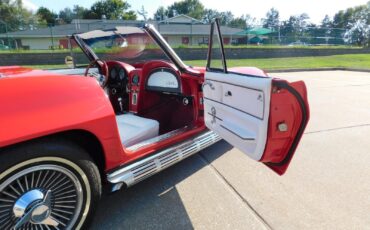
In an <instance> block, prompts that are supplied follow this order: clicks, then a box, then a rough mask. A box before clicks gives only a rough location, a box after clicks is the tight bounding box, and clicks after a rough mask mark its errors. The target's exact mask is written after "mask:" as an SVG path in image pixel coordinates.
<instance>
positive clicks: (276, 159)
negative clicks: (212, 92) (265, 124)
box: [260, 79, 309, 175]
mask: <svg viewBox="0 0 370 230" xmlns="http://www.w3.org/2000/svg"><path fill="white" fill-rule="evenodd" d="M273 81H275V82H277V81H284V80H279V79H274V80H273ZM284 82H286V81H284ZM286 83H287V84H289V85H290V86H291V87H293V88H294V89H295V90H296V91H297V92H298V93H299V95H300V96H301V98H302V99H303V101H304V106H305V109H306V114H305V116H306V117H307V119H306V121H303V120H302V118H303V111H302V109H301V107H300V105H299V103H298V100H297V98H296V97H295V96H294V95H293V94H291V93H290V92H288V90H286V89H278V88H275V89H274V88H273V92H272V93H271V102H270V117H269V128H268V134H267V143H266V147H265V151H264V155H263V156H262V159H261V160H260V161H261V162H265V163H266V165H267V166H268V167H270V168H271V169H272V170H274V171H275V172H276V173H278V174H279V175H282V174H284V173H285V171H286V170H287V168H288V166H289V164H290V161H291V160H292V157H293V155H294V152H295V150H296V147H293V149H291V148H292V144H293V141H294V140H295V138H296V137H297V134H298V132H299V129H300V128H301V126H303V128H305V127H306V125H307V122H308V120H309V107H308V100H307V89H306V86H305V84H304V82H303V81H298V82H293V83H288V82H286ZM274 91H275V92H274ZM283 122H284V123H285V124H286V125H287V127H288V130H287V131H286V132H280V131H279V130H278V125H279V124H280V123H283ZM298 138H301V137H298ZM299 141H300V139H299V140H298V143H299ZM289 151H293V152H292V154H291V155H288V153H289ZM280 162H284V163H283V164H281V165H279V163H280ZM271 163H272V164H271Z"/></svg>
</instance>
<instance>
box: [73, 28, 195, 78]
mask: <svg viewBox="0 0 370 230" xmlns="http://www.w3.org/2000/svg"><path fill="white" fill-rule="evenodd" d="M141 28H142V29H143V30H144V31H145V32H146V33H147V34H148V35H149V36H150V37H151V38H152V39H153V40H154V42H155V43H156V44H157V45H158V46H159V47H160V48H161V49H162V50H163V52H164V53H165V54H166V56H167V57H168V58H169V59H170V60H171V61H172V62H173V64H174V65H175V66H176V67H177V68H178V69H179V70H180V71H186V70H187V69H188V66H187V65H185V63H184V62H183V61H182V60H181V58H180V57H179V56H178V55H177V54H176V53H175V51H174V50H173V49H172V48H171V46H170V45H169V44H168V43H167V41H166V40H165V39H164V38H163V37H162V35H161V34H160V33H159V32H158V31H157V30H156V28H155V27H154V26H153V25H152V24H145V25H144V26H143V27H141ZM72 38H73V39H74V40H75V41H76V43H77V44H78V46H79V47H80V48H81V49H82V51H83V52H84V53H85V55H86V56H87V57H88V59H89V60H90V61H95V60H97V59H99V57H98V55H96V54H95V53H94V51H93V50H92V49H91V48H90V47H89V46H88V45H87V44H86V43H85V42H84V41H83V40H82V39H81V38H80V37H79V34H73V35H72Z"/></svg>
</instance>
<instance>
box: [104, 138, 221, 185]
mask: <svg viewBox="0 0 370 230" xmlns="http://www.w3.org/2000/svg"><path fill="white" fill-rule="evenodd" d="M219 140H221V137H220V136H219V135H218V134H216V133H214V132H213V131H207V132H205V133H202V134H200V135H198V136H196V137H194V138H192V139H190V140H187V141H185V142H182V143H180V144H177V145H175V146H172V147H170V148H168V149H165V150H162V151H160V152H158V153H156V154H154V155H151V156H150V157H147V158H144V159H142V160H140V161H138V162H135V163H133V164H130V165H128V166H126V167H123V168H120V169H118V170H116V171H114V172H112V173H110V174H108V175H107V178H108V181H109V182H110V183H112V184H119V185H122V183H124V184H125V185H126V186H127V187H130V186H132V185H134V184H136V183H138V182H140V181H142V180H144V179H146V178H148V177H150V176H152V175H154V174H156V173H158V172H160V171H162V170H164V169H166V168H168V167H170V166H172V165H174V164H176V163H178V162H180V161H181V160H183V159H185V158H187V157H189V156H191V155H193V154H194V153H197V152H199V151H200V150H202V149H204V148H207V147H208V146H210V145H212V144H214V143H216V142H217V141H219ZM120 187H121V186H113V189H112V190H113V191H116V190H118V189H119V188H120Z"/></svg>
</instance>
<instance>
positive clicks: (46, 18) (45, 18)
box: [36, 7, 58, 25]
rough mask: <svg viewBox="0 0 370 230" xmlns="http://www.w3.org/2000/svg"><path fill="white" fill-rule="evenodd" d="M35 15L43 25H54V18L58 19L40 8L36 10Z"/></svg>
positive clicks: (48, 11) (46, 9)
mask: <svg viewBox="0 0 370 230" xmlns="http://www.w3.org/2000/svg"><path fill="white" fill-rule="evenodd" d="M36 14H37V15H38V16H39V18H40V19H41V20H42V22H43V23H47V24H48V25H55V21H56V18H57V17H58V16H57V15H56V14H54V13H53V12H51V11H50V10H49V9H48V8H46V7H40V8H39V9H38V10H37V12H36Z"/></svg>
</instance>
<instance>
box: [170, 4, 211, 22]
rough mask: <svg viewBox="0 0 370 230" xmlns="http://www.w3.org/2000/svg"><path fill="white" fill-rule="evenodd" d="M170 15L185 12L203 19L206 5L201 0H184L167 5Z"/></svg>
mask: <svg viewBox="0 0 370 230" xmlns="http://www.w3.org/2000/svg"><path fill="white" fill-rule="evenodd" d="M167 11H168V17H174V16H176V15H178V14H185V15H188V16H190V17H193V18H195V19H199V20H201V19H202V17H203V14H204V5H203V4H202V3H201V2H200V1H199V0H182V1H179V2H175V3H173V4H172V5H170V6H169V7H167Z"/></svg>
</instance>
